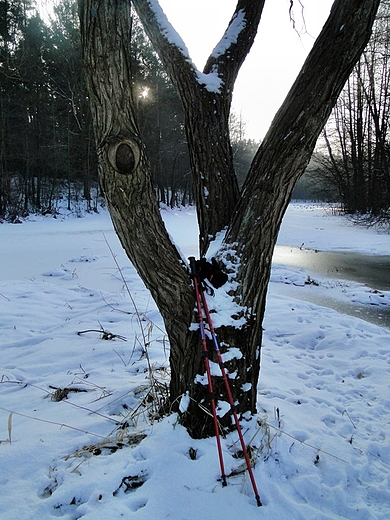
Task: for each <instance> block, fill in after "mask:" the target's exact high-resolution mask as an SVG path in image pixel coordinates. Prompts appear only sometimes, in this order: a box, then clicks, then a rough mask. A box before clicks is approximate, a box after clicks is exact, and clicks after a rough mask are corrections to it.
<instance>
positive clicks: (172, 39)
mask: <svg viewBox="0 0 390 520" xmlns="http://www.w3.org/2000/svg"><path fill="white" fill-rule="evenodd" d="M149 6H150V9H151V10H152V11H153V13H154V15H155V17H156V20H157V23H158V25H159V26H160V29H161V33H162V34H163V35H164V36H165V38H166V39H167V40H168V42H169V43H171V44H172V45H175V46H176V47H177V48H178V49H179V50H180V52H181V53H182V54H183V55H184V57H185V58H187V59H188V60H189V61H191V60H190V54H189V52H188V49H187V46H186V44H185V43H184V41H183V40H182V38H181V36H180V34H179V33H178V32H177V31H176V30H175V29H174V27H173V25H172V24H171V23H170V21H169V20H168V18H167V16H166V14H165V13H164V11H163V10H162V8H161V6H160V4H159V3H158V0H149Z"/></svg>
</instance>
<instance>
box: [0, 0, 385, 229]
mask: <svg viewBox="0 0 390 520" xmlns="http://www.w3.org/2000/svg"><path fill="white" fill-rule="evenodd" d="M131 37H132V40H131V59H132V62H131V67H132V77H133V96H134V98H135V100H136V105H137V111H138V116H137V118H138V124H139V126H140V128H139V131H140V135H142V139H143V141H144V142H145V144H146V149H147V153H148V159H149V161H150V163H151V167H152V171H153V178H154V185H155V192H156V197H157V198H158V200H159V202H161V203H163V204H167V205H169V206H171V207H173V206H175V205H182V204H191V203H193V193H192V180H191V174H190V168H191V167H190V160H189V155H188V149H187V141H186V135H185V131H184V115H183V112H182V108H181V105H180V101H179V98H178V96H177V94H176V93H175V91H174V88H173V86H172V84H171V82H170V80H169V78H168V76H167V74H166V72H165V71H164V68H163V67H162V65H161V62H160V61H159V58H158V56H157V54H156V53H155V52H154V50H153V48H152V46H151V44H150V42H149V40H148V38H147V36H146V35H145V33H144V31H143V29H142V26H141V24H140V22H139V21H138V19H137V17H136V15H135V14H134V18H133V24H132V36H131ZM389 46H390V29H389V2H388V1H382V3H381V7H380V11H379V15H378V17H377V21H376V23H375V25H374V29H373V34H372V37H371V40H370V43H369V44H368V46H367V48H366V50H365V52H364V53H363V55H362V57H361V59H360V61H359V63H358V64H357V65H356V67H355V68H354V71H353V73H352V75H351V76H350V78H349V80H348V82H347V84H346V86H345V88H344V90H343V92H342V94H341V96H340V98H339V100H338V103H337V105H336V106H335V108H334V110H333V112H332V115H331V117H330V118H329V121H328V123H327V125H326V127H325V128H324V131H323V133H322V136H321V137H320V139H319V141H318V144H317V148H316V153H315V154H314V156H313V160H312V162H311V163H310V165H309V168H308V170H307V172H306V174H305V175H304V177H303V178H302V179H301V181H300V182H299V183H298V185H297V187H296V189H295V191H294V194H293V196H295V197H304V198H316V199H322V200H327V201H334V202H339V203H340V204H341V207H342V208H343V210H344V211H345V212H346V213H350V214H354V215H364V216H365V217H366V216H368V217H369V220H370V221H378V220H385V221H388V220H389V218H390V210H389V207H390V172H389V168H390V142H389V114H390V112H389V104H390V91H389V90H390V66H389V52H390V50H389ZM81 54H82V53H81V43H80V30H79V18H78V13H77V3H76V2H75V1H74V0H63V1H61V2H58V3H56V5H55V6H54V8H53V13H52V15H51V16H50V18H48V19H46V18H45V19H43V18H42V16H41V14H40V13H39V11H38V10H37V5H36V3H35V2H34V0H7V1H5V2H2V3H1V6H0V219H5V220H8V221H11V222H12V221H17V220H18V219H19V218H23V216H26V215H28V214H30V213H34V212H38V213H43V214H46V213H50V214H56V211H57V208H58V205H59V204H61V205H62V206H64V205H66V207H67V208H68V210H69V211H76V212H77V211H81V208H83V210H85V209H87V210H89V211H97V210H98V207H99V205H100V204H101V203H104V202H103V197H102V193H101V189H100V187H99V183H98V177H97V160H96V150H95V144H94V136H93V129H92V121H91V114H90V108H89V100H88V94H87V89H86V84H85V79H84V72H83V66H82V55H81ZM230 130H231V143H232V148H233V157H234V165H235V170H236V174H237V177H238V180H239V184H240V185H241V184H242V182H243V180H244V179H245V175H246V172H247V171H248V169H249V166H250V163H251V161H252V158H253V156H254V154H255V151H256V149H257V148H258V145H259V143H257V142H255V141H253V140H252V139H248V138H247V136H246V133H245V122H244V121H242V120H241V118H240V117H239V116H237V115H234V114H233V116H232V117H231V120H230Z"/></svg>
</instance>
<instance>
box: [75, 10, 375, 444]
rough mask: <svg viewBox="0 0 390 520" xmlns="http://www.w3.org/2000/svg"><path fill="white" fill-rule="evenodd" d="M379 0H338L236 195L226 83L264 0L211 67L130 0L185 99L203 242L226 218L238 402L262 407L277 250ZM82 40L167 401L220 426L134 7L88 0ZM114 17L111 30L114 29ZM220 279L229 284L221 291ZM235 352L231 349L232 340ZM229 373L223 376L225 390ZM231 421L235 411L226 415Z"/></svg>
mask: <svg viewBox="0 0 390 520" xmlns="http://www.w3.org/2000/svg"><path fill="white" fill-rule="evenodd" d="M378 4H379V0H335V2H334V5H333V8H332V11H331V13H330V16H329V18H328V20H327V22H326V24H325V26H324V28H323V30H322V32H321V34H320V35H319V37H318V38H317V40H316V42H315V44H314V46H313V49H312V51H311V52H310V54H309V56H308V58H307V60H306V62H305V64H304V66H303V68H302V70H301V71H300V73H299V75H298V77H297V79H296V81H295V83H294V84H293V86H292V88H291V90H290V92H289V94H288V95H287V98H286V100H285V101H284V103H283V104H282V106H281V108H280V109H279V111H278V112H277V114H276V116H275V118H274V120H273V123H272V125H271V127H270V129H269V131H268V133H267V135H266V137H265V138H264V141H263V142H262V143H261V145H260V147H259V149H258V151H257V153H256V155H255V157H254V160H253V162H252V164H251V167H250V169H249V172H248V175H247V178H246V180H245V183H244V186H243V188H242V192H241V194H240V193H239V189H238V183H237V180H236V177H235V175H234V171H233V166H232V164H233V159H232V153H231V146H230V139H229V131H228V120H229V112H230V105H231V93H232V90H233V86H234V82H235V79H236V77H237V74H238V72H239V69H240V66H241V64H242V63H243V61H244V60H245V57H246V55H247V53H248V52H249V49H250V47H251V45H252V42H253V40H254V37H255V34H256V31H257V26H258V23H259V21H260V17H261V13H262V9H263V5H264V1H257V2H254V1H253V0H238V2H237V6H236V9H235V12H234V13H233V16H232V19H231V21H230V23H229V25H228V28H227V30H226V32H225V34H224V35H223V37H222V40H221V43H220V44H219V45H218V46H217V48H216V49H215V50H214V51H213V53H212V54H211V55H210V57H209V59H208V61H207V63H206V65H205V68H204V70H203V72H199V71H197V70H196V68H195V66H194V64H193V63H192V62H191V60H190V59H189V57H188V55H187V53H186V50H185V46H184V44H182V43H178V42H180V40H179V38H178V35H176V34H175V33H174V31H173V28H172V27H171V26H170V25H169V23H168V21H167V19H166V17H165V16H164V14H163V13H162V11H161V10H160V8H159V6H158V2H157V1H153V2H150V1H148V0H133V5H134V7H135V9H136V11H137V14H138V16H139V18H140V19H141V21H142V23H143V25H144V27H145V29H146V31H147V33H148V36H149V38H150V40H151V41H152V43H153V45H154V47H155V49H156V51H157V52H158V54H159V56H160V59H161V61H162V62H163V64H164V67H165V69H166V71H167V72H168V74H169V76H170V78H171V80H172V83H173V85H174V86H175V88H176V90H177V92H178V94H179V96H180V99H181V101H182V104H183V109H184V114H185V122H186V135H187V141H188V146H189V152H190V158H191V167H192V172H193V179H194V185H195V192H196V202H197V212H198V223H199V229H200V251H201V254H202V255H205V254H206V252H207V248H208V244H209V242H210V240H211V239H212V238H213V237H214V236H215V235H216V233H217V232H218V231H221V230H222V229H224V228H225V227H226V232H225V236H224V240H223V243H222V246H221V248H220V250H219V252H218V255H217V257H218V260H219V261H220V262H221V263H222V264H223V265H224V267H225V269H226V270H227V271H228V272H229V276H230V282H231V283H230V284H229V290H228V292H226V293H225V294H224V297H225V298H224V300H225V302H226V301H228V302H229V308H230V314H231V320H230V323H227V324H224V325H220V326H218V327H217V328H216V332H217V334H218V337H219V340H220V343H221V345H222V346H223V349H224V350H225V351H229V350H230V352H231V353H235V357H234V358H233V359H231V360H230V361H229V362H228V363H227V369H228V372H229V373H230V375H231V376H232V377H233V374H234V379H232V386H233V388H232V390H233V395H234V396H235V398H237V399H238V401H239V403H240V409H239V411H240V413H241V414H244V413H245V412H251V413H254V412H255V411H256V388H257V382H258V377H259V370H260V347H261V338H262V320H263V316H264V311H265V304H266V293H267V287H268V281H269V277H270V269H271V258H272V253H273V249H274V246H275V242H276V238H277V234H278V230H279V227H280V224H281V220H282V217H283V215H284V212H285V210H286V207H287V205H288V202H289V200H290V196H291V192H292V190H293V187H294V185H295V183H296V181H297V179H299V177H300V176H301V175H302V173H303V172H304V170H305V168H306V165H307V164H308V162H309V159H310V156H311V154H312V152H313V149H314V146H315V143H316V140H317V137H318V135H319V134H320V132H321V130H322V128H323V126H324V124H325V123H326V121H327V118H328V117H329V114H330V112H331V110H332V107H333V106H334V104H335V103H336V100H337V97H338V95H339V94H340V92H341V90H342V88H343V85H344V83H345V81H346V80H347V78H348V76H349V75H350V73H351V71H352V68H353V66H354V65H355V63H356V62H357V60H358V59H359V56H360V55H361V53H362V52H363V50H364V47H365V45H366V44H367V41H368V40H369V37H370V33H371V28H372V24H373V22H374V19H375V15H376V11H377V8H378ZM79 7H80V20H81V33H82V47H83V52H84V64H85V70H86V75H87V82H88V88H89V94H90V102H91V108H92V114H93V121H94V131H95V139H96V143H97V152H98V158H99V175H100V179H101V183H102V186H103V190H104V193H105V196H106V199H107V204H108V207H109V210H110V213H111V217H112V220H113V223H114V226H115V229H116V232H117V233H118V236H119V238H120V240H121V243H122V245H123V247H124V249H125V250H126V252H127V254H128V256H129V258H130V259H131V261H132V262H133V264H134V265H135V267H136V269H137V271H138V273H139V274H140V276H141V278H142V279H143V280H144V282H145V284H146V286H147V288H148V289H149V290H150V291H151V294H152V296H153V298H154V300H155V302H156V304H157V306H158V308H159V310H160V312H161V315H162V317H163V319H164V323H165V327H166V331H167V334H168V337H169V340H170V365H171V383H170V394H171V405H172V409H174V410H177V409H178V401H179V399H180V396H181V395H183V394H185V393H186V392H188V393H189V396H190V398H191V399H190V405H189V408H188V410H187V413H186V414H184V416H183V417H182V420H183V422H184V424H185V425H186V426H187V428H188V430H189V432H190V433H191V435H193V436H204V435H207V434H210V433H211V432H212V426H211V424H210V421H209V420H208V416H207V415H206V414H204V413H203V412H201V411H200V409H199V408H198V405H197V403H198V402H201V401H203V400H206V401H207V399H208V392H207V390H206V388H205V387H204V386H203V385H202V384H201V383H200V382H198V379H197V378H196V375H197V374H202V373H203V364H202V353H201V349H200V348H199V337H198V336H199V334H198V331H197V330H194V327H191V323H192V322H193V321H195V319H196V317H195V316H194V294H193V289H192V287H191V284H190V279H189V276H188V270H187V266H186V265H185V263H184V262H183V260H182V258H181V255H180V253H179V252H178V251H177V249H176V247H175V246H174V244H172V242H171V240H170V238H169V236H168V233H167V232H166V230H165V227H164V224H163V221H162V218H161V215H160V212H159V208H158V205H157V202H156V199H155V197H154V193H153V189H152V180H151V172H150V168H149V164H148V161H147V157H146V154H145V149H144V146H143V143H142V140H141V139H140V134H139V129H138V125H137V120H136V111H135V101H134V97H133V95H132V92H131V90H132V89H131V70H130V68H129V64H130V59H129V41H130V39H129V34H130V32H131V11H130V5H129V2H127V1H126V0H112V1H110V2H99V1H98V0H79ZM113 28H115V30H113ZM220 291H223V289H220ZM233 347H234V348H235V349H237V350H231V349H232V348H233ZM221 388H222V384H221V382H220V381H216V384H215V393H216V396H217V397H219V395H220V391H221ZM223 420H224V423H225V425H227V426H230V425H231V421H230V417H229V414H227V415H226V416H225V417H224V418H223Z"/></svg>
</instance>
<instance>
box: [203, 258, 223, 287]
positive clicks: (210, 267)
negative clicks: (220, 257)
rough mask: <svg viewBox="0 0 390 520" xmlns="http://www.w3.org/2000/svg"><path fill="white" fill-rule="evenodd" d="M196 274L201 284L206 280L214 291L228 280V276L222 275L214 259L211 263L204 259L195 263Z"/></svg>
mask: <svg viewBox="0 0 390 520" xmlns="http://www.w3.org/2000/svg"><path fill="white" fill-rule="evenodd" d="M196 272H197V275H198V276H199V279H200V281H201V282H203V281H204V280H208V281H209V282H210V283H211V285H212V286H213V287H214V288H215V289H219V288H220V287H222V285H224V284H225V283H226V282H227V280H228V275H227V274H226V273H224V272H223V271H222V270H221V268H220V267H219V265H218V262H217V261H216V260H215V258H212V259H211V263H210V262H208V261H207V260H206V258H201V259H200V260H197V261H196Z"/></svg>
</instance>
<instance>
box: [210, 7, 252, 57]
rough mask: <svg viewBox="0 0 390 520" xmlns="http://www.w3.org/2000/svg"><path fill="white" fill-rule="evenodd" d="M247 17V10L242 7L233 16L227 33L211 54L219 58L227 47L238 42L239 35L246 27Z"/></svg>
mask: <svg viewBox="0 0 390 520" xmlns="http://www.w3.org/2000/svg"><path fill="white" fill-rule="evenodd" d="M245 26H246V19H245V12H244V10H243V9H240V11H238V12H237V13H236V14H235V16H234V17H233V19H232V21H231V23H230V24H229V27H228V28H227V29H226V32H225V34H224V35H223V37H222V39H221V41H220V42H219V43H218V45H217V46H216V47H215V48H214V50H213V52H212V54H211V56H212V57H213V58H218V57H219V56H221V55H222V54H224V53H225V52H226V50H227V49H229V47H230V46H231V45H232V44H233V43H237V41H238V36H239V34H240V33H241V31H243V29H245Z"/></svg>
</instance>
